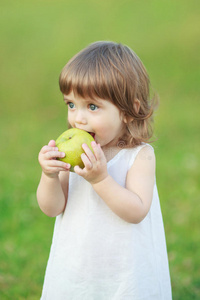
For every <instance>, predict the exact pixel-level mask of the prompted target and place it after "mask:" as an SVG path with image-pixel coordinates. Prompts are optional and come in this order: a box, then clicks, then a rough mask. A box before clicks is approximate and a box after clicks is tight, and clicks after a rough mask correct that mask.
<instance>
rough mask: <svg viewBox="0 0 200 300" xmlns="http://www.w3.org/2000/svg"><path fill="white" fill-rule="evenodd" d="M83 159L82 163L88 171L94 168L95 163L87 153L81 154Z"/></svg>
mask: <svg viewBox="0 0 200 300" xmlns="http://www.w3.org/2000/svg"><path fill="white" fill-rule="evenodd" d="M81 159H82V161H83V163H84V166H85V168H86V169H87V170H90V169H91V168H92V166H93V163H94V162H93V163H92V161H91V160H90V158H89V157H88V156H87V155H86V154H85V153H82V154H81Z"/></svg>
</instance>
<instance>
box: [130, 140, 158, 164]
mask: <svg viewBox="0 0 200 300" xmlns="http://www.w3.org/2000/svg"><path fill="white" fill-rule="evenodd" d="M146 146H149V147H151V148H152V149H153V147H152V146H151V145H149V144H146V143H142V144H141V145H139V146H137V147H135V148H133V151H132V156H131V158H130V160H129V164H128V169H130V168H131V166H132V165H133V163H134V161H135V159H136V157H137V155H138V153H139V152H140V150H141V149H142V148H144V147H146Z"/></svg>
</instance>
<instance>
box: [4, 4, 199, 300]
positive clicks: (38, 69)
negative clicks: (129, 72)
mask: <svg viewBox="0 0 200 300" xmlns="http://www.w3.org/2000/svg"><path fill="white" fill-rule="evenodd" d="M0 2H1V3H0V4H1V10H0V36H1V48H0V57H1V72H0V74H1V80H0V95H1V107H0V134H1V136H0V138H1V147H0V152H1V164H0V214H1V217H0V245H1V246H0V299H2V300H4V299H12V300H13V299H17V300H18V299H19V300H22V299H30V300H32V299H39V297H40V294H41V289H42V284H43V277H44V272H45V267H46V262H47V259H48V254H49V247H50V243H51V238H52V230H53V225H54V221H55V220H54V219H51V218H48V217H47V216H45V215H44V214H43V213H42V212H41V211H40V209H39V208H38V205H37V201H36V197H35V192H36V188H37V184H38V181H39V177H40V172H41V170H40V167H39V164H38V161H37V156H38V152H39V150H40V148H41V147H42V146H43V145H44V144H45V143H47V142H48V141H49V139H51V138H53V139H55V138H56V137H57V136H58V135H59V134H60V133H61V132H63V131H64V130H65V129H66V113H67V111H66V109H64V105H63V101H62V95H61V93H60V91H59V87H58V77H59V73H60V71H61V69H62V67H63V66H64V65H65V64H66V62H67V61H68V59H69V58H70V57H71V56H72V55H74V54H75V53H76V52H77V51H79V50H80V49H82V48H83V47H85V46H86V45H88V44H89V43H91V42H94V41H96V40H114V41H117V42H122V43H124V44H127V45H129V46H130V47H131V48H133V49H134V50H135V51H136V53H137V54H138V55H139V56H140V58H141V59H142V61H143V62H144V64H145V66H146V68H147V70H148V72H149V75H150V77H151V82H152V86H153V88H154V89H155V90H156V91H157V92H158V93H159V96H160V106H159V109H158V110H157V112H156V115H155V136H156V138H157V141H156V142H155V143H154V147H155V152H156V157H157V184H158V188H159V194H160V201H161V207H162V212H163V218H164V224H165V231H166V239H167V246H168V254H169V263H170V272H171V280H172V288H173V299H174V300H190V299H200V256H199V245H200V234H199V220H200V196H199V195H200V189H199V177H200V176H199V175H200V174H199V173H200V172H199V168H200V159H199V154H200V152H199V149H200V142H199V132H200V122H199V116H198V113H199V110H200V101H199V94H200V84H199V81H200V55H199V53H200V36H199V28H200V18H199V12H200V3H199V1H197V0H196V1H195V0H190V1H189V0H188V1H185V0H177V1H172V0H171V1H170V0H169V1H160V0H152V1H144V0H141V1H137V0H135V1H131V0H126V1H119V0H115V1H114V0H110V1H105V0H102V1H99V2H98V1H92V0H85V1H80V0H73V1H72V0H65V1H64V0H58V1H52V0H49V1H45V0H40V1H38V0H34V1H33V0H29V1H13V0H10V1H2V0H1V1H0Z"/></svg>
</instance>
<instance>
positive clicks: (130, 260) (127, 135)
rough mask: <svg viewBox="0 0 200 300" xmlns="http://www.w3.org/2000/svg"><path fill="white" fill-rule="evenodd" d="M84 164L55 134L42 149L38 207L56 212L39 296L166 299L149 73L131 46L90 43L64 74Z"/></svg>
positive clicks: (166, 271)
mask: <svg viewBox="0 0 200 300" xmlns="http://www.w3.org/2000/svg"><path fill="white" fill-rule="evenodd" d="M60 89H61V91H62V93H63V96H64V102H65V103H66V105H67V107H68V122H69V125H70V127H74V128H79V129H83V130H85V131H87V132H89V133H90V134H92V136H93V137H94V139H95V142H92V143H91V145H92V148H93V152H92V151H91V150H90V149H89V147H88V146H87V145H86V144H83V145H82V147H83V149H84V152H85V153H84V154H82V156H81V157H82V160H83V163H84V168H83V169H81V168H80V167H79V166H75V168H74V173H72V172H69V168H70V165H69V164H67V163H64V162H62V161H59V160H57V159H56V158H59V157H64V156H65V154H64V153H62V152H59V151H58V149H57V148H56V145H55V141H54V140H51V141H50V142H49V143H48V145H47V146H44V147H43V148H42V149H41V151H40V153H39V162H40V165H41V167H42V176H41V180H40V183H39V186H38V190H37V199H38V203H39V206H40V208H41V210H42V211H43V212H44V213H45V214H46V215H48V216H51V217H55V216H56V217H57V218H56V223H55V228H54V235H53V241H52V246H51V251H50V257H49V261H48V265H47V269H46V275H45V281H44V286H43V292H42V297H41V299H42V300H66V299H67V300H170V299H172V296H171V285H170V276H169V267H168V258H167V251H166V242H165V234H164V228H163V221H162V215H161V209H160V204H159V198H158V192H157V187H156V180H155V156H154V151H153V148H152V147H151V146H150V145H149V144H147V143H146V142H147V141H148V140H149V138H150V136H151V127H150V121H151V116H152V113H153V105H152V104H150V99H149V78H148V75H147V73H146V70H145V68H144V66H143V64H142V62H141V61H140V59H139V58H138V57H137V55H136V54H135V53H134V52H133V51H132V50H131V49H130V48H128V47H127V46H124V45H121V44H117V43H113V42H96V43H94V44H91V45H90V46H88V47H87V48H85V49H84V50H82V51H81V52H80V53H78V54H77V55H75V56H74V57H73V58H72V59H71V60H70V61H69V62H68V63H67V65H66V66H65V67H64V69H63V70H62V72H61V75H60Z"/></svg>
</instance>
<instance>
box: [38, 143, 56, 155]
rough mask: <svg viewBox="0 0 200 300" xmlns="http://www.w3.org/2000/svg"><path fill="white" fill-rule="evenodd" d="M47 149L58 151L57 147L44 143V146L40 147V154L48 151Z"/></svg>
mask: <svg viewBox="0 0 200 300" xmlns="http://www.w3.org/2000/svg"><path fill="white" fill-rule="evenodd" d="M49 151H58V148H57V147H50V146H47V145H45V146H44V147H42V149H41V151H40V152H41V153H42V154H45V153H46V152H49Z"/></svg>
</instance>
